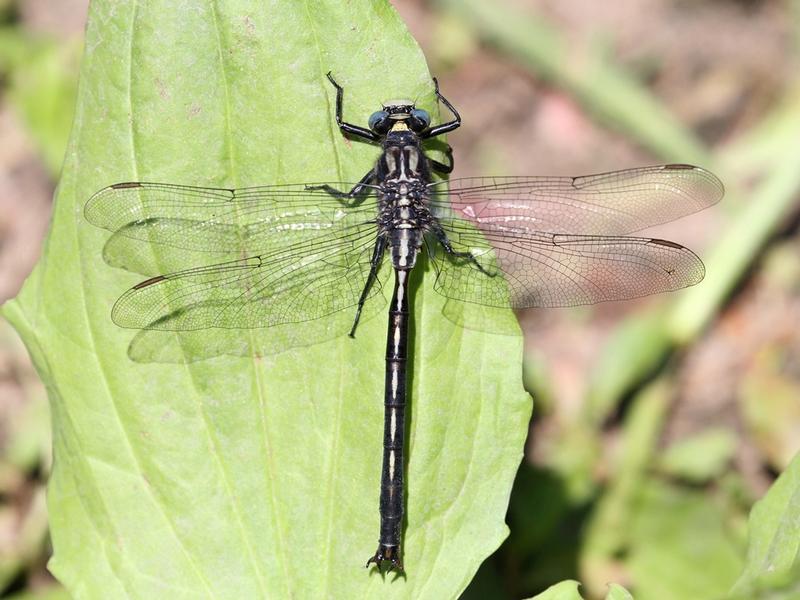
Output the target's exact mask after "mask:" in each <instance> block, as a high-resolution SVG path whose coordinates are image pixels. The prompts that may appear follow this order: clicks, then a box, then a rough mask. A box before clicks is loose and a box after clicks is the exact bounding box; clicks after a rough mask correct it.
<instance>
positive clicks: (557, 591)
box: [530, 580, 583, 600]
mask: <svg viewBox="0 0 800 600" xmlns="http://www.w3.org/2000/svg"><path fill="white" fill-rule="evenodd" d="M580 585H581V584H580V583H578V582H577V581H572V580H569V581H562V582H560V583H557V584H555V585H552V586H550V587H549V588H547V589H546V590H545V591H543V592H542V593H541V594H537V595H536V596H534V597H533V598H530V600H583V596H581V594H580V592H579V591H578V588H579V587H580Z"/></svg>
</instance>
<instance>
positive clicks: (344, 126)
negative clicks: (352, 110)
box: [327, 71, 381, 142]
mask: <svg viewBox="0 0 800 600" xmlns="http://www.w3.org/2000/svg"><path fill="white" fill-rule="evenodd" d="M327 77H328V81H330V82H331V83H332V84H333V87H335V88H336V125H338V126H339V129H340V130H341V132H342V133H349V134H350V135H355V136H358V137H360V138H364V139H365V140H369V141H370V142H378V141H380V139H381V138H380V136H379V135H378V134H377V133H375V132H374V131H372V130H371V129H367V128H366V127H360V126H359V125H353V124H352V123H348V122H347V121H344V120H343V119H342V103H343V102H342V101H343V99H344V88H343V87H342V86H340V85H339V84H338V83H336V80H335V79H334V78H333V75H331V72H330V71H328V75H327Z"/></svg>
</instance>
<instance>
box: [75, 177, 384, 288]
mask: <svg viewBox="0 0 800 600" xmlns="http://www.w3.org/2000/svg"><path fill="white" fill-rule="evenodd" d="M349 185H350V184H346V183H343V184H335V186H339V187H342V188H344V189H349V187H348V186H349ZM84 212H85V215H86V218H87V220H89V221H90V222H91V223H93V224H94V225H97V226H98V227H103V228H105V229H108V230H109V231H111V232H113V235H112V236H111V237H110V238H109V240H108V241H107V243H106V246H105V248H104V249H103V257H104V259H105V261H106V262H107V263H108V264H109V265H111V266H114V267H119V268H124V269H127V270H130V271H134V272H138V273H143V274H156V273H163V272H169V271H172V270H179V269H181V268H185V267H186V266H188V265H193V264H194V265H197V264H208V263H209V262H214V263H216V262H223V261H233V260H236V259H239V258H242V257H247V256H253V255H262V254H269V253H272V252H276V251H278V250H280V248H283V247H285V246H287V245H293V244H302V243H306V242H309V241H311V240H314V239H316V238H318V237H321V236H325V235H329V234H330V232H331V231H336V230H339V229H342V228H345V227H348V226H350V225H353V224H355V223H361V222H366V221H370V220H372V221H374V219H375V214H376V208H375V204H374V202H364V203H363V205H361V206H358V207H345V206H344V205H343V204H342V202H341V201H340V200H338V199H336V198H333V197H332V196H331V195H330V194H328V193H327V192H324V191H322V190H309V189H307V187H306V186H305V185H282V186H268V187H258V188H244V189H238V190H235V189H216V188H200V187H191V186H180V185H171V184H161V183H123V184H116V185H114V186H110V187H107V188H105V189H103V190H101V191H99V192H98V193H97V194H95V195H94V196H92V198H90V199H89V201H88V202H87V203H86V207H85V209H84Z"/></svg>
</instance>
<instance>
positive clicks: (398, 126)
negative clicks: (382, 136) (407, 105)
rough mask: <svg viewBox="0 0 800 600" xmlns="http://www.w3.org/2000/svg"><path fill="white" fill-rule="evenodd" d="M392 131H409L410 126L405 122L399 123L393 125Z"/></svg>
mask: <svg viewBox="0 0 800 600" xmlns="http://www.w3.org/2000/svg"><path fill="white" fill-rule="evenodd" d="M392 131H408V125H406V122H405V121H398V122H397V123H395V124H394V125H392Z"/></svg>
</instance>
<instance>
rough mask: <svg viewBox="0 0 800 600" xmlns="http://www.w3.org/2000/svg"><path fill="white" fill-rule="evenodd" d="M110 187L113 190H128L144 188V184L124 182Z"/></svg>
mask: <svg viewBox="0 0 800 600" xmlns="http://www.w3.org/2000/svg"><path fill="white" fill-rule="evenodd" d="M108 187H109V188H111V189H112V190H127V189H130V188H138V187H142V184H141V183H140V182H138V181H124V182H122V183H115V184H113V185H110V186H108Z"/></svg>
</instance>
